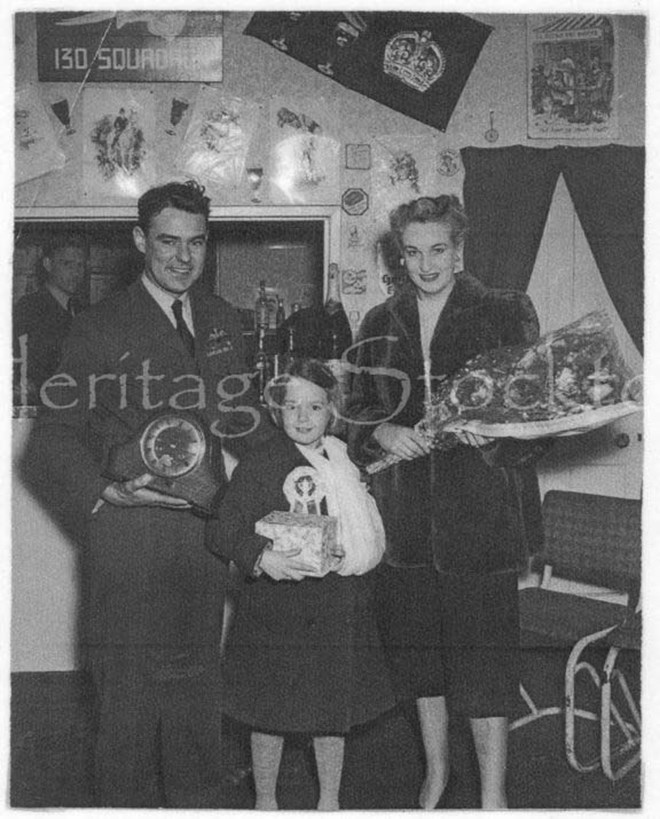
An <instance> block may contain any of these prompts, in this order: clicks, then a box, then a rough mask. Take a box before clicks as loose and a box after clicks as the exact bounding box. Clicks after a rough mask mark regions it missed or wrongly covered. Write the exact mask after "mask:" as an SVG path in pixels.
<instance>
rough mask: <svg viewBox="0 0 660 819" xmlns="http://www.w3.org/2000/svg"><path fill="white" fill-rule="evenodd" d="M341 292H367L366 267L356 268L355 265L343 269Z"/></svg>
mask: <svg viewBox="0 0 660 819" xmlns="http://www.w3.org/2000/svg"><path fill="white" fill-rule="evenodd" d="M341 292H342V294H343V295H345V296H361V295H363V294H364V293H366V292H367V271H366V268H363V269H362V270H356V269H355V268H353V267H349V268H346V269H345V270H342V271H341Z"/></svg>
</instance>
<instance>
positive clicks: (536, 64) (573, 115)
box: [527, 14, 618, 140]
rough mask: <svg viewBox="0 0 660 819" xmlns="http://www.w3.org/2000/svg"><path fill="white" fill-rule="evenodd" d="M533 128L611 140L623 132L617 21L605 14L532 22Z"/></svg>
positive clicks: (547, 134) (542, 133) (549, 134)
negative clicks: (619, 99) (618, 81)
mask: <svg viewBox="0 0 660 819" xmlns="http://www.w3.org/2000/svg"><path fill="white" fill-rule="evenodd" d="M527 53H528V71H529V75H528V94H527V99H528V105H527V112H528V116H527V121H528V133H529V136H530V137H531V138H536V139H561V140H564V139H612V138H613V137H616V136H617V131H618V110H617V108H618V106H617V93H616V86H617V31H616V20H615V18H614V17H608V16H606V15H603V14H599V15H596V14H589V15H587V14H569V15H556V14H555V15H531V16H530V17H529V18H528V21H527Z"/></svg>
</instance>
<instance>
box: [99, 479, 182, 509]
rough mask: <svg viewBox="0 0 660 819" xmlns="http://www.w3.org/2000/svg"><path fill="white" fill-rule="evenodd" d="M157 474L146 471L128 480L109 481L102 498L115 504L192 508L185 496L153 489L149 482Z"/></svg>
mask: <svg viewBox="0 0 660 819" xmlns="http://www.w3.org/2000/svg"><path fill="white" fill-rule="evenodd" d="M155 478H156V476H155V475H152V474H150V473H149V472H145V473H144V475H139V476H138V477H137V478H130V479H129V480H127V481H113V482H112V483H109V484H108V485H107V486H106V487H105V489H104V490H103V492H102V493H101V498H102V499H103V500H104V501H106V502H107V503H111V504H112V505H113V506H166V507H168V508H170V509H190V508H191V506H192V504H191V503H190V502H189V501H187V500H185V498H177V497H175V496H174V495H166V494H165V493H164V492H159V491H158V490H157V489H151V488H150V487H149V484H150V483H152V482H153V481H154V480H155Z"/></svg>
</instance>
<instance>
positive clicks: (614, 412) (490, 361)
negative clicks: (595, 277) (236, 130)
mask: <svg viewBox="0 0 660 819" xmlns="http://www.w3.org/2000/svg"><path fill="white" fill-rule="evenodd" d="M641 397H642V377H641V376H635V375H633V373H632V372H631V370H630V369H629V368H628V366H627V365H626V363H625V361H624V359H623V356H622V355H621V352H620V349H619V345H618V343H617V339H616V335H615V333H614V328H613V326H612V321H611V318H610V317H609V315H608V313H607V312H606V311H604V310H599V311H594V312H592V313H588V314H587V315H585V316H583V317H582V318H580V319H578V320H577V321H574V322H572V323H571V324H568V325H566V326H565V327H561V328H560V329H558V330H554V331H553V332H551V333H547V334H546V335H544V336H542V337H541V338H540V339H539V340H538V341H537V342H536V343H535V344H533V345H532V346H524V345H520V346H511V347H498V348H495V349H493V350H490V351H488V352H485V353H482V354H480V355H478V356H476V357H475V358H473V359H472V360H470V361H468V362H467V363H466V364H465V366H464V367H462V368H461V370H459V372H457V373H456V374H455V375H454V376H453V377H452V378H449V379H446V380H445V381H443V382H441V383H440V385H439V387H438V388H437V389H436V390H435V391H434V392H432V393H431V395H430V398H429V399H428V400H427V402H426V407H425V414H424V418H422V419H421V421H420V422H419V423H418V425H417V427H416V428H417V430H418V432H420V433H421V434H423V435H424V436H425V437H426V439H427V441H429V442H430V443H431V445H432V446H434V447H435V448H448V447H451V446H454V445H455V444H456V443H457V438H456V435H455V433H458V432H468V433H473V434H475V435H481V436H484V437H492V438H502V437H506V438H519V439H523V440H533V439H535V438H545V437H551V436H552V437H554V436H559V435H575V434H578V433H581V432H587V431H589V430H591V429H595V428H597V427H599V426H603V425H605V424H608V423H611V422H612V421H615V420H617V419H618V418H622V417H624V416H626V415H629V414H631V413H632V412H636V411H638V410H639V409H641ZM398 460H399V459H398V458H397V457H396V456H393V455H388V456H386V457H385V458H383V459H382V460H380V461H377V462H375V463H373V464H371V465H369V466H368V467H367V472H369V473H371V474H373V473H375V472H379V471H381V470H382V469H385V468H387V467H388V466H390V465H391V464H394V463H396V462H397V461H398Z"/></svg>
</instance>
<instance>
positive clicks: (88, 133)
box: [83, 88, 156, 199]
mask: <svg viewBox="0 0 660 819" xmlns="http://www.w3.org/2000/svg"><path fill="white" fill-rule="evenodd" d="M155 120H156V115H155V101H154V97H153V91H149V90H131V91H115V90H113V89H108V88H94V89H85V94H84V107H83V130H84V142H83V187H84V193H85V196H86V197H90V198H94V199H98V198H103V199H105V198H107V197H110V198H114V197H119V198H127V197H129V198H131V199H134V198H137V197H139V196H140V195H141V194H142V193H144V191H145V190H147V188H149V187H150V186H151V185H152V184H154V183H155V179H156V167H155V166H156V162H155V151H154V135H155Z"/></svg>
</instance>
